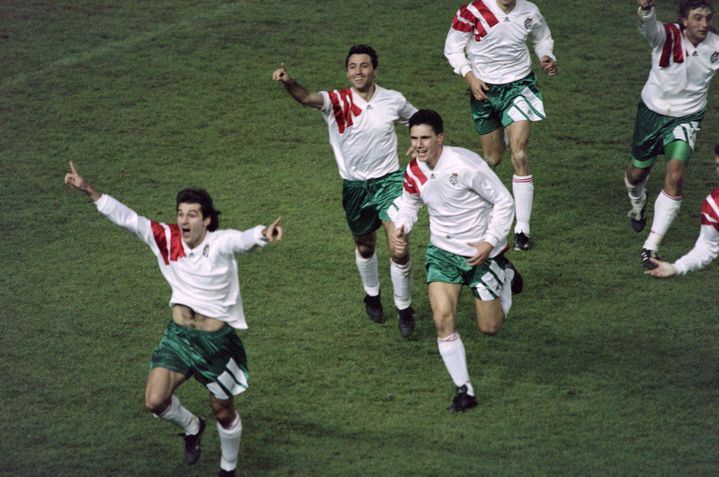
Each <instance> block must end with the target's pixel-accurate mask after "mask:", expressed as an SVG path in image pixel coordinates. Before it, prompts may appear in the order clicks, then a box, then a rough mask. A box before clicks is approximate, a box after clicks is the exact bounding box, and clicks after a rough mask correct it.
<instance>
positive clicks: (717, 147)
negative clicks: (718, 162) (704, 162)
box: [714, 144, 719, 156]
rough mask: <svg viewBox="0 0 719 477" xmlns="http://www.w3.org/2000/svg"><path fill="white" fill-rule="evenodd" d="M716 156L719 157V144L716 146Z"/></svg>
mask: <svg viewBox="0 0 719 477" xmlns="http://www.w3.org/2000/svg"><path fill="white" fill-rule="evenodd" d="M714 155H715V156H719V144H717V145H716V146H714Z"/></svg>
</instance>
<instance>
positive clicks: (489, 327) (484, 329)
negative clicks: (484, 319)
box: [479, 321, 502, 336]
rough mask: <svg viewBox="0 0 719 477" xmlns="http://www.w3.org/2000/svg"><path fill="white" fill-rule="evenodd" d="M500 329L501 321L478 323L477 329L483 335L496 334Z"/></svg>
mask: <svg viewBox="0 0 719 477" xmlns="http://www.w3.org/2000/svg"><path fill="white" fill-rule="evenodd" d="M501 330H502V322H501V321H500V322H492V323H480V325H479V331H480V332H481V333H482V334H483V335H487V336H496V335H497V334H498V333H499V332H500V331H501Z"/></svg>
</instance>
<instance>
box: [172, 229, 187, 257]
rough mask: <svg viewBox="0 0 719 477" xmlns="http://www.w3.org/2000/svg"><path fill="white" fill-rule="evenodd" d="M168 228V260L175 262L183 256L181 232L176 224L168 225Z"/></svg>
mask: <svg viewBox="0 0 719 477" xmlns="http://www.w3.org/2000/svg"><path fill="white" fill-rule="evenodd" d="M168 227H169V228H170V260H171V261H173V262H176V261H177V260H178V259H179V258H181V257H184V256H185V248H184V247H183V246H182V232H180V226H179V225H177V224H172V225H168Z"/></svg>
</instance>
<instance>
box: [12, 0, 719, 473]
mask: <svg viewBox="0 0 719 477" xmlns="http://www.w3.org/2000/svg"><path fill="white" fill-rule="evenodd" d="M536 3H537V4H538V5H539V6H540V8H541V9H542V12H543V13H544V15H545V17H546V18H547V21H548V22H549V25H550V27H551V28H552V31H553V34H554V38H555V53H556V55H557V57H558V60H559V65H560V68H561V72H560V75H559V76H557V77H554V78H548V77H547V76H545V75H544V74H542V73H540V74H539V86H540V88H541V90H542V92H543V94H544V97H545V105H546V109H547V113H548V119H547V120H546V121H543V122H542V123H540V124H537V125H535V127H534V128H533V131H532V138H531V143H530V164H531V165H532V168H533V173H534V177H535V184H536V197H535V209H534V214H533V219H532V220H533V223H532V227H533V228H532V232H533V238H534V239H535V240H536V244H537V247H536V249H535V250H533V251H531V252H530V253H527V254H517V253H512V254H511V258H512V260H513V261H514V263H515V264H516V265H517V267H518V268H519V269H520V271H521V272H522V273H523V275H524V277H525V281H526V289H525V292H524V293H523V294H522V295H521V296H519V297H517V299H516V301H515V304H514V307H513V309H512V312H511V316H510V319H509V321H508V322H507V326H506V327H505V329H504V330H503V331H502V333H501V334H500V335H499V336H497V337H495V338H487V337H483V336H481V335H480V333H479V332H478V331H477V330H476V326H475V325H474V324H473V318H472V310H473V307H472V305H471V298H470V297H469V294H466V295H465V296H464V300H463V302H462V305H461V308H460V316H459V329H460V332H461V333H462V336H463V341H464V343H465V347H466V349H467V356H468V362H469V367H470V373H471V375H472V378H473V382H474V384H475V387H476V389H477V391H478V397H479V399H480V407H479V408H478V409H476V410H473V411H471V412H469V413H466V414H465V415H461V416H455V415H451V414H449V413H448V412H447V411H446V410H445V408H446V406H447V405H448V404H449V402H450V400H451V398H452V395H453V389H452V384H451V381H450V379H449V377H448V376H447V373H446V371H445V369H444V366H443V364H442V362H441V359H440V357H439V355H438V353H437V349H436V343H435V334H434V329H433V324H432V321H431V315H430V309H429V304H428V302H427V296H426V289H425V285H424V283H423V277H424V273H423V268H422V265H423V250H424V247H425V245H426V243H427V235H428V234H427V230H426V218H424V219H423V220H424V222H422V223H423V224H424V225H425V226H419V227H417V228H416V229H415V232H413V236H412V253H413V257H414V263H415V267H414V272H413V273H414V279H415V285H414V287H415V289H414V307H415V309H416V310H417V312H418V317H419V323H418V327H417V330H416V332H415V336H414V338H413V339H412V340H410V341H405V340H403V339H402V338H401V337H400V336H399V334H398V332H397V330H396V322H395V321H394V320H391V319H390V320H388V322H387V324H386V325H384V326H377V325H374V324H371V323H369V322H368V320H367V319H366V317H365V316H364V311H363V309H362V305H361V299H362V291H361V287H360V285H359V282H358V278H357V276H356V271H355V268H354V258H353V252H352V242H351V239H350V237H349V234H348V231H347V229H346V226H345V224H344V218H343V214H342V209H341V204H340V200H339V199H340V192H341V183H340V180H339V177H338V174H337V171H336V166H335V163H334V159H333V158H332V155H331V150H330V147H329V145H328V142H327V131H326V128H325V126H324V123H323V121H322V119H321V117H320V115H319V113H317V112H316V111H313V110H310V109H303V108H301V107H300V106H298V105H297V104H295V103H294V101H293V100H292V99H291V98H289V97H288V96H287V95H286V93H285V92H284V91H283V89H282V88H281V86H280V85H278V84H277V83H274V82H273V81H271V73H272V71H273V70H274V69H275V68H276V67H277V65H279V63H280V62H285V63H286V64H287V66H288V68H289V69H290V73H291V74H292V75H293V76H294V77H296V78H297V79H298V80H299V81H300V82H302V83H303V84H305V85H306V86H307V87H308V88H310V89H312V90H320V89H326V88H336V87H339V86H343V85H344V84H345V77H344V70H343V67H344V57H345V55H346V51H347V49H348V47H349V46H350V45H351V44H353V43H359V42H366V43H369V44H372V45H373V46H374V47H375V48H376V49H377V50H378V52H379V55H380V71H379V79H378V82H379V83H380V84H382V85H383V86H385V87H388V88H392V89H398V90H400V91H402V92H403V93H404V94H405V95H406V96H407V98H408V99H409V100H410V101H412V102H413V103H414V104H415V105H416V106H418V107H428V108H433V109H436V110H437V111H439V112H440V113H441V114H442V115H443V116H444V118H445V123H446V131H447V136H448V141H449V143H450V144H453V145H458V146H463V147H468V148H471V149H474V150H478V139H477V137H476V134H475V133H474V132H473V130H472V128H471V126H470V123H469V118H468V108H467V98H466V93H465V90H466V88H465V85H464V83H463V81H462V79H461V78H459V77H458V76H456V75H454V74H453V73H452V71H451V68H450V67H449V65H448V64H447V63H446V61H445V59H444V58H443V56H442V46H443V42H444V37H445V34H446V32H447V29H448V28H449V25H450V22H451V19H452V15H453V14H454V12H455V10H456V8H457V6H458V4H459V2H454V1H452V2H450V1H446V0H443V1H435V2H416V1H414V2H410V1H404V0H395V1H389V2H387V1H376V0H367V1H366V2H364V3H362V4H361V5H360V4H352V3H348V2H335V1H327V2H307V1H303V2H299V1H294V0H291V1H284V2H279V1H274V0H269V1H262V2H259V1H251V0H247V1H236V2H230V1H222V0H208V1H205V2H199V3H198V2H190V1H161V2H139V1H126V2H105V1H102V2H99V1H81V0H77V1H72V2H70V1H42V0H38V1H33V2H26V1H17V0H6V1H4V2H2V5H1V6H0V64H1V65H2V68H0V177H2V188H1V189H0V191H1V192H0V194H2V195H1V196H0V197H1V198H2V202H3V204H4V211H3V214H2V216H3V218H2V224H3V231H4V237H5V246H4V250H5V253H4V255H2V257H0V267H1V268H2V270H3V271H4V273H3V274H2V275H0V286H1V287H0V290H2V291H1V292H0V300H2V305H3V309H4V316H3V318H2V319H0V378H2V387H1V388H0V429H2V430H3V433H2V434H3V437H2V439H0V476H1V477H11V476H12V477H15V476H23V477H26V476H27V477H35V476H49V475H52V476H65V477H84V476H87V477H90V476H92V477H94V476H116V477H125V476H133V477H134V476H138V477H145V476H147V477H156V476H168V477H169V476H176V475H188V476H201V475H202V476H205V475H213V474H214V473H215V472H216V468H217V466H218V461H219V444H218V438H217V435H216V433H214V432H213V429H212V427H210V432H208V433H207V434H206V436H207V437H206V439H205V443H204V455H203V457H202V460H201V461H200V462H199V463H198V464H197V465H196V466H194V467H191V468H186V467H184V466H183V464H182V459H181V441H180V440H179V439H177V438H174V437H173V436H174V433H175V432H176V431H175V429H173V428H172V427H171V426H170V425H169V424H166V423H163V422H160V421H156V420H154V419H152V418H151V417H149V415H148V414H147V413H146V412H145V411H144V410H143V407H142V396H143V387H144V381H145V377H146V373H147V360H148V358H149V355H150V352H151V350H152V348H153V347H154V345H155V344H156V342H157V340H158V338H159V336H160V335H161V333H162V331H163V329H164V326H165V324H166V322H167V320H168V319H169V310H168V309H167V299H168V293H169V290H168V288H167V286H166V285H165V284H164V281H163V280H162V277H161V276H160V274H159V272H158V271H157V270H156V265H155V264H154V259H153V257H152V255H151V253H149V252H148V251H147V250H146V249H145V247H144V245H142V244H141V243H139V242H138V241H136V240H135V239H133V238H132V237H130V236H128V235H127V234H125V233H124V232H122V231H121V230H119V229H117V228H116V227H115V226H113V225H112V224H110V223H109V222H107V221H106V220H105V219H104V218H102V217H101V216H100V215H99V214H98V213H97V212H96V211H95V210H94V207H93V206H92V204H90V203H89V202H88V201H87V200H86V199H85V198H84V197H81V196H79V195H78V194H73V193H71V192H69V191H67V190H65V188H64V187H63V186H62V177H63V174H64V172H65V170H66V166H67V162H68V161H69V160H75V161H77V163H78V167H79V170H80V172H81V173H82V174H83V175H85V177H87V178H88V179H89V180H90V181H91V182H92V183H93V184H94V185H96V186H97V188H98V189H99V190H101V191H104V192H108V193H110V194H112V195H113V196H115V197H117V198H118V199H120V200H122V201H123V202H125V203H126V204H128V205H129V206H131V207H133V208H134V209H135V210H137V211H138V212H140V213H141V214H143V215H147V216H150V217H153V218H156V219H159V220H164V221H172V220H173V218H174V211H173V207H174V203H173V202H174V194H175V192H176V191H177V190H178V189H179V188H181V187H185V186H189V185H201V186H204V187H206V188H207V189H208V190H209V191H210V192H211V193H212V194H213V196H214V198H215V201H216V204H217V206H218V208H220V209H221V210H222V211H223V215H222V225H223V226H224V227H234V228H248V227H251V226H253V225H255V224H257V223H264V222H268V221H269V220H271V219H272V218H273V217H275V216H276V215H278V214H281V215H282V216H283V220H284V223H285V226H286V239H285V241H284V242H283V243H281V244H280V245H278V246H276V247H271V248H269V249H267V250H264V251H262V252H261V253H257V254H254V255H245V256H241V257H240V259H239V261H240V280H241V284H242V292H243V297H244V302H245V308H246V313H247V317H248V321H249V324H250V329H249V330H248V331H247V332H246V333H243V334H242V338H243V341H244V343H245V346H246V348H247V351H248V353H249V359H250V367H251V372H252V387H251V389H250V391H248V392H247V393H245V394H244V395H242V396H241V397H240V398H239V399H238V400H237V405H238V409H239V411H240V413H241V415H242V417H243V422H244V433H243V443H242V448H241V451H240V465H239V469H240V471H241V472H243V474H244V475H249V476H353V475H373V476H386V475H393V476H454V475H457V476H460V475H461V476H464V475H505V476H517V475H522V476H549V475H557V476H564V475H578V476H579V475H581V476H584V475H656V476H662V475H666V476H670V475H671V476H673V475H692V476H701V475H706V476H709V475H717V474H718V473H719V455H718V453H717V449H719V421H718V419H717V413H716V403H717V402H718V401H719V381H718V379H717V363H719V346H718V345H717V343H718V342H719V325H718V321H717V313H716V309H717V298H716V297H717V291H716V286H715V284H716V283H717V279H718V278H719V275H718V272H717V268H716V266H711V267H710V268H709V269H708V270H706V271H702V272H697V273H694V274H690V275H688V276H685V277H678V278H674V279H671V280H666V281H659V280H654V279H650V278H649V277H646V276H644V275H643V274H642V273H641V268H640V264H639V257H638V255H639V249H640V247H641V243H642V241H643V239H644V238H643V237H644V235H643V234H641V235H636V234H634V233H633V232H632V231H631V230H630V229H629V227H628V224H627V220H626V218H625V213H626V209H627V200H626V197H625V192H624V188H623V184H622V168H623V166H624V164H625V163H626V161H627V158H628V155H629V152H628V151H629V144H630V140H631V132H632V126H633V119H634V113H635V108H636V103H637V101H638V99H639V91H640V89H641V87H642V85H643V83H644V80H645V79H646V75H647V73H648V69H649V47H648V46H647V45H646V44H645V42H644V40H643V39H642V38H641V37H640V35H639V33H638V32H637V30H636V26H635V17H634V15H635V8H636V6H635V3H634V2H611V3H608V2H584V3H582V4H581V5H577V4H576V2H569V1H568V0H553V1H551V2H550V1H546V0H537V2H536ZM657 8H658V11H659V14H660V18H662V19H664V20H667V21H668V20H671V19H673V18H674V12H673V10H674V3H673V2H671V1H667V0H664V1H658V2H657ZM712 91H715V88H713V89H712ZM718 109H719V107H718V103H717V101H716V100H715V99H714V95H713V94H711V92H710V104H709V108H708V111H707V115H706V118H705V121H704V125H703V126H704V127H703V130H702V132H701V133H700V135H699V139H698V145H697V152H696V154H695V156H694V158H693V159H692V162H691V165H690V167H689V170H688V173H687V177H686V182H685V200H684V205H683V207H682V210H681V212H680V215H679V217H678V218H677V220H676V221H675V223H674V225H673V226H672V229H671V230H670V232H669V234H668V235H667V237H666V238H665V241H664V247H663V250H662V253H663V255H664V256H665V257H666V258H668V259H674V258H676V257H678V256H680V255H682V254H683V253H685V252H686V251H687V250H689V249H690V248H691V246H692V245H693V242H694V240H695V238H696V234H697V232H698V229H699V206H700V204H701V201H702V199H703V197H704V196H705V195H706V194H707V193H708V192H709V191H710V190H711V188H712V187H713V186H714V184H715V183H716V175H715V172H714V170H713V165H712V160H711V154H712V152H711V151H712V146H713V144H714V143H715V142H717V140H718V139H719V131H718V129H717V128H718V126H719V111H718ZM400 138H401V144H400V151H404V150H405V148H406V145H407V139H406V131H404V130H400ZM662 166H663V162H661V160H660V162H659V163H658V167H657V170H656V172H655V173H654V174H653V176H652V177H651V179H650V191H651V192H652V195H653V196H654V195H655V194H656V192H657V191H658V190H659V188H660V187H661V179H662V177H661V176H662V173H661V169H662ZM497 172H498V174H499V175H500V177H502V178H503V180H504V181H505V183H507V184H509V181H510V178H511V168H510V165H509V159H508V158H507V159H505V163H503V164H502V165H500V166H499V167H498V168H497ZM652 200H653V199H652ZM651 203H652V202H650V209H651ZM650 213H651V210H650ZM379 254H380V259H381V263H382V264H383V275H382V283H383V285H384V291H385V293H384V296H385V299H384V304H385V308H386V309H391V306H392V303H391V298H390V293H389V290H390V289H391V288H390V282H389V274H388V271H387V267H388V262H387V254H386V248H385V245H384V240H383V239H380V248H379ZM179 395H180V397H181V399H182V400H183V403H184V404H185V405H186V406H188V407H189V408H190V409H192V410H193V411H195V412H200V413H204V415H206V416H207V415H208V414H209V409H208V402H207V396H206V392H205V391H204V390H203V389H202V388H201V387H200V386H199V385H197V384H196V383H192V382H190V383H187V384H186V385H184V386H183V387H182V388H181V390H180V392H179Z"/></svg>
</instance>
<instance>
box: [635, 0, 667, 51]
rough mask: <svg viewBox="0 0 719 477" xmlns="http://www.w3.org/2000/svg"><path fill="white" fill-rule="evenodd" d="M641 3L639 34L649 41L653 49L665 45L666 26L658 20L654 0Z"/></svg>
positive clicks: (641, 1) (641, 0) (644, 0)
mask: <svg viewBox="0 0 719 477" xmlns="http://www.w3.org/2000/svg"><path fill="white" fill-rule="evenodd" d="M638 1H639V10H638V15H639V32H640V33H641V34H642V36H644V38H646V39H647V41H648V42H649V44H650V45H651V46H652V48H656V47H657V46H659V45H662V44H663V43H664V40H665V39H666V36H667V34H666V32H665V30H664V26H663V25H662V24H661V22H659V21H658V20H657V17H656V12H655V10H654V0H638Z"/></svg>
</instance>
